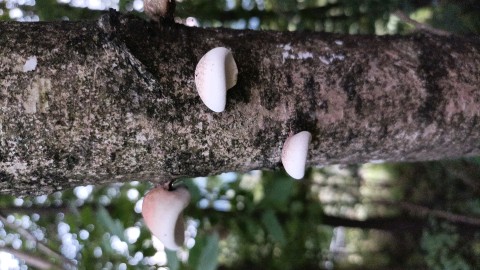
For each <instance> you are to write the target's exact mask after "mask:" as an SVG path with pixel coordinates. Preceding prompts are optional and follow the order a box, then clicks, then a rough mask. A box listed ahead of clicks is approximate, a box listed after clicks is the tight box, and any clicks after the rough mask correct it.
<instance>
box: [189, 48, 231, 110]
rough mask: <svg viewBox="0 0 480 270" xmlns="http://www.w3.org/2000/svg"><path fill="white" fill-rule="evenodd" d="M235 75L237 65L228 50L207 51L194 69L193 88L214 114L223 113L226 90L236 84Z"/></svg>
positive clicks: (215, 49)
mask: <svg viewBox="0 0 480 270" xmlns="http://www.w3.org/2000/svg"><path fill="white" fill-rule="evenodd" d="M237 75H238V69H237V64H236V63H235V60H234V59H233V55H232V52H231V51H230V50H229V49H227V48H224V47H217V48H214V49H212V50H210V51H208V52H207V53H206V54H205V55H204V56H203V57H202V58H201V59H200V61H199V62H198V64H197V67H196V68H195V86H196V87H197V91H198V94H199V95H200V98H201V99H202V101H203V103H205V105H206V106H207V107H208V108H209V109H211V110H212V111H214V112H223V111H224V110H225V104H226V101H227V90H228V89H230V88H232V87H233V86H235V84H237Z"/></svg>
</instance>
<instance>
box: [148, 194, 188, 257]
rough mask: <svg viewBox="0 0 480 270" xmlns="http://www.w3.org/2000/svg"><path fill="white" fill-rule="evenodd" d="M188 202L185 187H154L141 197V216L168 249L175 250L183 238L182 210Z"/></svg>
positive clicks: (180, 244)
mask: <svg viewBox="0 0 480 270" xmlns="http://www.w3.org/2000/svg"><path fill="white" fill-rule="evenodd" d="M189 202H190V193H189V192H188V190H187V188H185V187H177V188H176V189H173V190H167V189H165V188H164V187H156V188H154V189H152V190H151V191H150V192H148V194H147V195H145V198H144V199H143V205H142V216H143V219H144V220H145V224H146V225H147V227H148V229H149V230H150V231H151V232H152V234H153V235H154V236H156V237H157V238H158V239H159V240H160V241H162V243H163V245H165V247H166V248H168V249H170V250H177V249H178V248H179V247H180V246H182V245H183V242H184V240H185V225H184V221H183V213H182V212H183V209H185V207H187V205H188V203H189Z"/></svg>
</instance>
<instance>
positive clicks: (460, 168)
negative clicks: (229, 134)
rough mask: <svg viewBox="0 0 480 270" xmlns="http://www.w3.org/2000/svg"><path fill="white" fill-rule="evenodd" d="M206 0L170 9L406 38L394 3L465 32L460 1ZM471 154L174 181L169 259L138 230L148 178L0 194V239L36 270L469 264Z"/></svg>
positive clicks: (47, 10)
mask: <svg viewBox="0 0 480 270" xmlns="http://www.w3.org/2000/svg"><path fill="white" fill-rule="evenodd" d="M352 2H354V3H352ZM217 3H218V5H212V4H211V2H210V1H203V2H202V1H184V2H180V3H179V5H178V8H177V15H178V16H180V17H183V18H185V17H186V16H189V15H192V14H195V15H196V16H198V18H197V19H198V20H199V21H200V23H202V24H203V25H206V26H218V25H222V24H223V25H226V26H230V27H236V28H245V27H249V28H254V29H256V28H263V29H266V28H269V29H278V30H300V29H314V30H321V31H330V32H341V33H376V34H386V33H396V32H397V31H398V32H400V33H406V32H408V31H410V30H412V28H411V26H410V25H408V24H403V23H401V22H400V21H399V19H398V18H397V17H395V16H393V15H391V14H392V13H393V12H394V11H397V10H399V9H400V10H401V11H403V12H404V13H406V14H411V16H412V17H413V18H415V19H417V20H419V21H426V20H429V21H430V22H431V23H432V24H433V26H435V27H441V26H445V27H444V28H443V29H445V30H448V31H452V32H461V33H478V31H479V27H478V25H476V26H475V24H476V23H478V21H477V20H475V18H477V17H476V16H477V15H478V5H476V3H475V2H474V1H460V2H459V1H455V2H453V1H452V2H450V1H441V2H440V3H437V4H435V3H432V2H430V1H408V2H404V3H400V1H363V2H360V3H357V2H356V1H338V2H335V3H330V2H327V1H325V2H324V3H323V4H318V3H317V1H303V2H300V3H297V2H296V1H255V2H253V1H226V2H221V1H218V2H217ZM2 4H4V5H5V6H6V8H5V9H2V10H3V16H6V15H7V14H8V15H15V14H20V13H19V12H18V10H20V11H21V12H22V15H27V16H23V17H18V18H17V19H25V20H29V19H36V18H37V17H35V16H38V18H39V19H44V18H48V19H62V18H71V19H81V18H96V17H97V16H98V12H95V11H93V12H91V11H89V10H87V9H80V8H73V7H71V4H74V3H71V4H69V5H67V4H58V3H56V2H55V1H42V4H41V5H39V4H40V3H39V4H37V5H35V6H18V7H17V6H16V5H15V3H13V2H4V3H2ZM42 5H45V6H43V8H42ZM84 5H85V4H84ZM135 5H136V2H127V1H120V3H119V5H118V7H119V8H120V10H129V9H130V10H132V9H133V8H134V7H135ZM137 5H138V2H137ZM53 7H55V8H53ZM104 8H106V6H104ZM17 9H18V10H17ZM7 10H8V12H7ZM58 10H65V11H62V12H58V13H57V11H58ZM67 10H70V11H67ZM193 10H194V11H195V12H192V11H193ZM69 12H71V13H69ZM182 12H185V13H182ZM475 12H477V13H475ZM83 16H86V17H83ZM14 17H15V16H14ZM452 18H456V19H455V21H454V23H452V21H451V20H452ZM449 20H450V21H449ZM478 163H479V160H478V159H464V160H458V161H444V162H430V163H419V164H373V165H372V164H371V165H358V166H331V167H325V168H323V169H312V170H310V171H309V172H308V174H307V177H306V179H305V180H303V181H302V182H294V181H292V180H291V179H289V178H288V177H287V176H285V175H284V174H282V173H280V172H276V173H273V172H263V173H261V172H252V173H249V174H246V175H238V174H234V173H228V174H224V175H221V176H218V177H210V178H209V179H208V180H207V179H206V178H197V179H194V180H186V183H187V184H188V185H189V187H190V190H191V191H192V193H193V194H194V200H193V201H194V202H195V203H192V207H190V208H189V209H188V214H189V216H191V219H190V220H189V225H190V226H189V227H188V236H189V239H188V240H187V247H188V248H187V249H185V250H182V251H181V252H179V253H178V254H172V253H169V252H167V253H166V254H165V253H163V251H162V249H161V246H160V252H157V251H156V250H155V249H154V248H153V245H154V244H155V243H154V241H152V240H151V236H150V234H149V233H148V232H147V231H146V230H145V228H144V227H143V225H142V222H141V219H140V215H139V211H140V210H139V205H140V204H141V203H140V200H141V197H142V195H143V194H144V193H145V192H146V190H148V188H149V186H148V184H144V183H139V182H132V183H130V184H119V185H113V186H105V187H92V186H86V187H78V188H76V189H74V190H71V191H66V192H63V193H60V192H57V193H54V194H52V195H50V196H39V197H32V198H12V197H8V196H2V197H1V207H2V208H1V212H2V216H3V217H4V219H2V220H1V222H2V224H3V227H2V229H0V237H1V240H0V244H1V245H2V248H3V250H4V251H7V252H10V253H12V254H15V253H16V256H18V257H19V258H22V260H24V262H25V263H28V264H30V265H32V266H34V265H36V267H37V268H41V267H42V266H41V265H42V263H43V265H46V269H48V268H53V267H52V265H54V266H56V267H59V268H61V267H68V265H69V264H70V263H69V261H70V259H74V260H75V261H74V262H73V263H74V264H77V265H78V266H79V267H80V268H84V269H97V268H102V267H104V268H107V269H109V268H112V269H117V268H118V269H126V268H129V267H132V268H133V267H134V268H142V267H144V268H147V267H148V266H147V265H149V263H153V262H154V261H155V260H156V262H157V263H159V264H163V263H165V259H166V258H168V264H169V267H170V268H171V269H176V268H178V267H182V268H185V269H190V268H197V269H212V268H215V267H216V266H217V267H220V268H234V269H235V268H237V269H245V268H253V269H255V268H259V269H260V268H261V269H264V268H275V269H294V268H302V267H306V268H314V269H316V268H325V269H331V268H333V267H334V266H335V268H343V269H355V268H362V269H365V268H371V269H378V268H380V267H389V268H394V267H398V269H403V268H422V267H429V268H438V269H444V268H449V269H468V268H472V269H473V268H474V267H475V266H476V265H480V262H479V261H478V258H479V256H478V255H479V253H480V249H479V246H478V242H479V241H478V238H479V234H478V233H477V232H476V231H478V226H479V224H478V219H477V218H476V217H478V214H479V211H480V201H479V200H478V195H479V194H478V193H479V184H478V179H479V174H480V173H479V170H478ZM132 180H135V179H132ZM319 202H320V203H319ZM133 213H136V214H133ZM345 227H354V228H360V229H345ZM32 235H33V237H32ZM42 245H44V246H45V247H42ZM20 254H23V257H21V256H19V255H20ZM52 254H57V255H52ZM1 256H3V257H2V259H1V260H0V262H1V263H0V265H2V264H3V265H6V261H7V259H6V258H7V255H6V254H4V253H2V255H1ZM214 258H218V260H216V259H214ZM35 262H36V263H37V264H34V263H35ZM20 264H23V262H20Z"/></svg>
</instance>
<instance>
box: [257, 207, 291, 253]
mask: <svg viewBox="0 0 480 270" xmlns="http://www.w3.org/2000/svg"><path fill="white" fill-rule="evenodd" d="M262 223H263V225H264V226H265V228H266V229H267V232H268V234H269V236H270V237H271V238H272V239H273V240H274V241H275V242H277V243H279V244H280V245H282V246H283V245H285V244H286V242H287V240H286V238H285V233H284V232H283V229H282V226H281V225H280V222H279V221H278V218H277V216H275V213H274V212H273V211H272V210H267V211H265V212H264V213H263V215H262Z"/></svg>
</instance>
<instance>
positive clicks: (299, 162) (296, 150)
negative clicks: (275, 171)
mask: <svg viewBox="0 0 480 270" xmlns="http://www.w3.org/2000/svg"><path fill="white" fill-rule="evenodd" d="M311 139H312V134H310V132H308V131H302V132H299V133H297V134H295V135H292V136H290V137H288V138H287V140H286V141H285V143H284V144H283V149H282V163H283V167H284V168H285V171H286V172H287V173H288V175H290V176H291V177H293V178H295V179H302V178H303V176H304V175H305V164H306V163H307V155H308V145H309V143H310V140H311Z"/></svg>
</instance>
